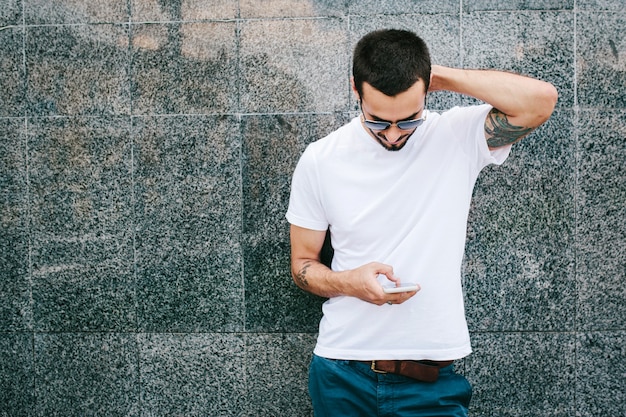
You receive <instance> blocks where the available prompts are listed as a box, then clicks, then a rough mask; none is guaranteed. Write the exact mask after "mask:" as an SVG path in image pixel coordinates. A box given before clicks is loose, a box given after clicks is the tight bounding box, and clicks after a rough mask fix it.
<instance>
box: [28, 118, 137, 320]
mask: <svg viewBox="0 0 626 417" xmlns="http://www.w3.org/2000/svg"><path fill="white" fill-rule="evenodd" d="M28 150H29V191H30V202H31V209H30V213H31V223H30V225H31V233H32V254H31V259H32V280H33V301H34V307H33V308H34V320H35V329H36V330H38V331H83V330H95V331H98V330H101V331H105V330H106V331H115V330H118V331H123V330H130V329H133V328H135V325H136V321H135V320H136V319H135V313H134V310H135V296H134V295H135V293H134V278H133V246H132V244H133V241H132V223H131V221H132V217H131V216H132V187H131V169H132V168H131V149H130V139H129V125H128V120H127V119H124V118H106V119H102V118H51V119H48V118H43V119H32V120H30V124H29V138H28Z"/></svg>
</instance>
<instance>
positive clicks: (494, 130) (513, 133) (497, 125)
mask: <svg viewBox="0 0 626 417" xmlns="http://www.w3.org/2000/svg"><path fill="white" fill-rule="evenodd" d="M532 131H533V128H530V127H523V126H514V125H512V124H511V123H509V119H508V118H507V116H506V114H504V113H502V112H501V111H500V110H498V109H496V108H494V109H492V110H491V111H490V112H489V114H488V115H487V120H486V121H485V133H486V134H487V145H488V146H489V147H490V148H498V147H500V146H505V145H509V144H511V143H515V142H517V141H518V140H520V139H521V138H523V137H524V136H526V135H528V134H529V133H530V132H532Z"/></svg>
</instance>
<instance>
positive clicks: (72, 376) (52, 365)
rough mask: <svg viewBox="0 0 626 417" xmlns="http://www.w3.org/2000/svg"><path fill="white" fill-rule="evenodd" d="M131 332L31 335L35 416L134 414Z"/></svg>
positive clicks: (134, 349) (133, 342)
mask: <svg viewBox="0 0 626 417" xmlns="http://www.w3.org/2000/svg"><path fill="white" fill-rule="evenodd" d="M137 353H138V351H137V340H136V336H135V335H127V334H113V333H109V334H100V333H82V334H78V333H61V334H36V335H35V390H36V394H37V401H36V413H35V414H36V415H40V416H41V415H46V416H51V415H106V416H138V415H139V386H138V384H137V381H138V380H139V372H138V365H137Z"/></svg>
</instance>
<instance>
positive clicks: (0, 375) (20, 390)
mask: <svg viewBox="0 0 626 417" xmlns="http://www.w3.org/2000/svg"><path fill="white" fill-rule="evenodd" d="M33 373H34V366H33V336H32V335H31V334H27V333H0V410H1V411H0V415H3V416H30V415H33V414H34V413H33V409H34V408H35V393H34V387H35V384H34V379H35V378H34V374H33Z"/></svg>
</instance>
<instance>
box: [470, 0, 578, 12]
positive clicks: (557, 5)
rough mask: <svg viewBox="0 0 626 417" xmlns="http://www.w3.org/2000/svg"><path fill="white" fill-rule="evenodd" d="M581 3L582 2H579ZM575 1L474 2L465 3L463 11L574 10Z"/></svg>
mask: <svg viewBox="0 0 626 417" xmlns="http://www.w3.org/2000/svg"><path fill="white" fill-rule="evenodd" d="M579 3H580V2H579ZM573 9H574V0H472V1H468V2H463V11H466V12H474V11H479V10H484V11H490V10H573Z"/></svg>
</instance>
